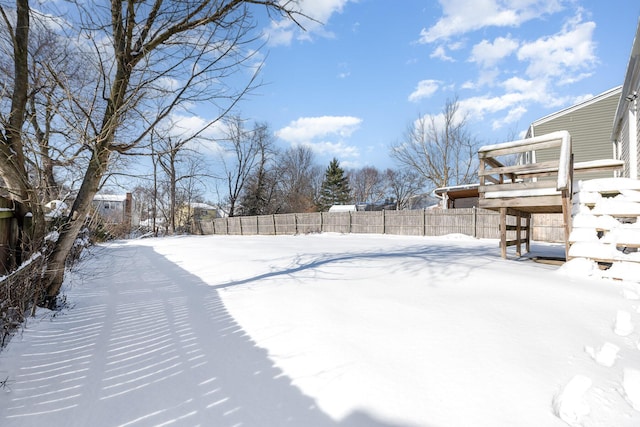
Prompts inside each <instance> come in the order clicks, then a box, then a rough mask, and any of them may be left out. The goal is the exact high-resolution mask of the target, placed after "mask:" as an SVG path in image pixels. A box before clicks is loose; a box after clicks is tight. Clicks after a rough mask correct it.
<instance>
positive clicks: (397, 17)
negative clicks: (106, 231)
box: [239, 0, 640, 169]
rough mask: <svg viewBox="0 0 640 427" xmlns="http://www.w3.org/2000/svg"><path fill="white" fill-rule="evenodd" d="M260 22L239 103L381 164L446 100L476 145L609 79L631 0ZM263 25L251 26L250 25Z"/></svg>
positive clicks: (291, 130)
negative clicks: (254, 67)
mask: <svg viewBox="0 0 640 427" xmlns="http://www.w3.org/2000/svg"><path fill="white" fill-rule="evenodd" d="M301 7H302V8H303V11H305V12H306V13H307V14H308V15H310V16H312V17H315V18H317V19H318V20H319V21H322V22H323V23H324V25H319V24H316V23H313V22H306V23H305V26H306V29H307V31H306V32H302V31H300V30H298V29H296V28H295V27H294V26H292V25H291V24H290V23H287V22H284V21H282V22H271V23H264V24H265V28H264V33H265V37H267V39H266V40H267V42H266V43H267V45H266V46H265V49H264V50H263V51H261V53H260V55H264V61H265V63H264V69H263V70H262V73H261V76H260V80H261V81H262V82H263V83H264V85H263V86H261V87H259V88H258V89H257V90H256V91H254V92H253V93H252V95H251V96H249V97H247V98H246V99H245V100H244V101H243V102H242V103H241V105H240V106H239V111H240V112H241V114H242V115H243V116H244V117H247V118H249V119H251V120H255V121H264V122H267V123H268V124H269V125H270V127H271V129H272V130H273V131H274V133H275V135H276V136H277V137H278V141H279V145H280V146H281V147H284V148H286V147H288V146H290V145H295V144H307V145H309V146H311V147H312V148H313V149H314V151H315V152H316V154H317V160H318V162H319V163H321V164H325V163H326V164H328V163H329V161H330V160H331V158H333V157H336V158H337V159H338V160H339V161H340V163H341V165H342V166H344V167H347V168H360V167H363V166H375V167H378V168H381V169H383V168H386V167H393V166H394V163H393V160H392V159H391V158H390V156H389V146H390V145H391V144H392V143H395V142H398V141H399V140H401V139H402V136H403V134H404V133H405V131H406V129H407V127H408V126H410V125H411V123H412V122H413V121H414V120H415V119H416V118H418V116H419V115H423V114H432V115H436V114H438V113H440V112H441V110H442V108H443V106H444V104H445V101H446V100H447V99H453V98H454V97H457V98H458V101H459V103H460V109H461V110H462V111H464V112H466V113H467V115H468V120H469V124H470V130H471V131H472V133H473V134H474V135H475V136H476V138H477V139H478V140H479V141H480V143H481V144H489V143H497V142H502V141H505V140H506V139H507V138H508V137H509V136H512V135H514V134H515V135H516V136H520V135H521V134H522V133H523V132H524V131H526V129H527V127H528V125H529V124H530V123H531V122H532V121H534V120H536V119H538V118H540V117H543V116H545V115H547V114H550V113H553V112H554V111H557V110H560V109H562V108H564V107H567V106H570V105H573V104H574V103H576V102H579V101H581V100H584V99H586V98H588V97H591V96H594V95H597V94H600V93H602V92H605V91H607V90H609V89H611V88H613V87H615V86H618V85H621V84H622V83H623V80H624V73H625V70H626V66H627V62H628V58H629V53H630V50H631V46H632V43H633V39H634V36H635V33H636V27H637V23H638V17H639V15H640V5H639V4H638V2H637V0H610V1H602V0H590V1H586V0H585V1H583V0H439V1H435V0H432V1H424V0H423V1H419V0H401V1H390V0H387V1H382V0H306V1H302V2H301ZM261 24H262V23H261Z"/></svg>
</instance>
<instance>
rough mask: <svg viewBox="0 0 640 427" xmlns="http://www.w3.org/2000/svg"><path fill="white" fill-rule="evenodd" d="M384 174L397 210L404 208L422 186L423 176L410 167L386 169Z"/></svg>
mask: <svg viewBox="0 0 640 427" xmlns="http://www.w3.org/2000/svg"><path fill="white" fill-rule="evenodd" d="M384 175H385V180H386V182H387V186H388V191H389V194H390V195H391V198H392V199H393V200H395V203H396V209H397V210H402V209H406V208H407V207H408V206H409V201H410V200H411V198H412V197H414V196H416V195H418V194H419V193H420V192H421V190H422V189H423V187H424V178H423V177H422V176H421V175H420V174H419V173H417V172H416V171H414V170H412V169H387V170H386V171H385V172H384Z"/></svg>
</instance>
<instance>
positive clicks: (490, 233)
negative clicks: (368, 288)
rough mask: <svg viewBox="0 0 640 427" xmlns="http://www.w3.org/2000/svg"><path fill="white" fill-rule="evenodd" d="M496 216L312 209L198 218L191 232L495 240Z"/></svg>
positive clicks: (461, 211) (472, 211) (487, 213)
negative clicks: (457, 235)
mask: <svg viewBox="0 0 640 427" xmlns="http://www.w3.org/2000/svg"><path fill="white" fill-rule="evenodd" d="M499 220H500V216H499V214H497V213H496V212H493V211H489V210H485V209H478V208H468V209H447V210H411V211H373V212H367V211H365V212H314V213H297V214H276V215H259V216H238V217H227V218H216V219H214V220H208V221H198V222H196V223H195V224H194V230H193V232H194V233H198V234H224V235H292V234H306V233H320V232H326V233H372V234H397V235H408V236H442V235H445V234H452V233H460V234H466V235H468V236H472V237H477V238H488V239H498V238H500V234H499V224H500V223H499Z"/></svg>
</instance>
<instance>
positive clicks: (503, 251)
mask: <svg viewBox="0 0 640 427" xmlns="http://www.w3.org/2000/svg"><path fill="white" fill-rule="evenodd" d="M500 255H501V256H502V258H506V257H507V208H500Z"/></svg>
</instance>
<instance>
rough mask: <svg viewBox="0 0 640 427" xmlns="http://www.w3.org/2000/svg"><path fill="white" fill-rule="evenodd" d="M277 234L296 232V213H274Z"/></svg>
mask: <svg viewBox="0 0 640 427" xmlns="http://www.w3.org/2000/svg"><path fill="white" fill-rule="evenodd" d="M274 217H275V223H276V234H278V235H281V234H289V235H291V234H296V214H281V215H274Z"/></svg>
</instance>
